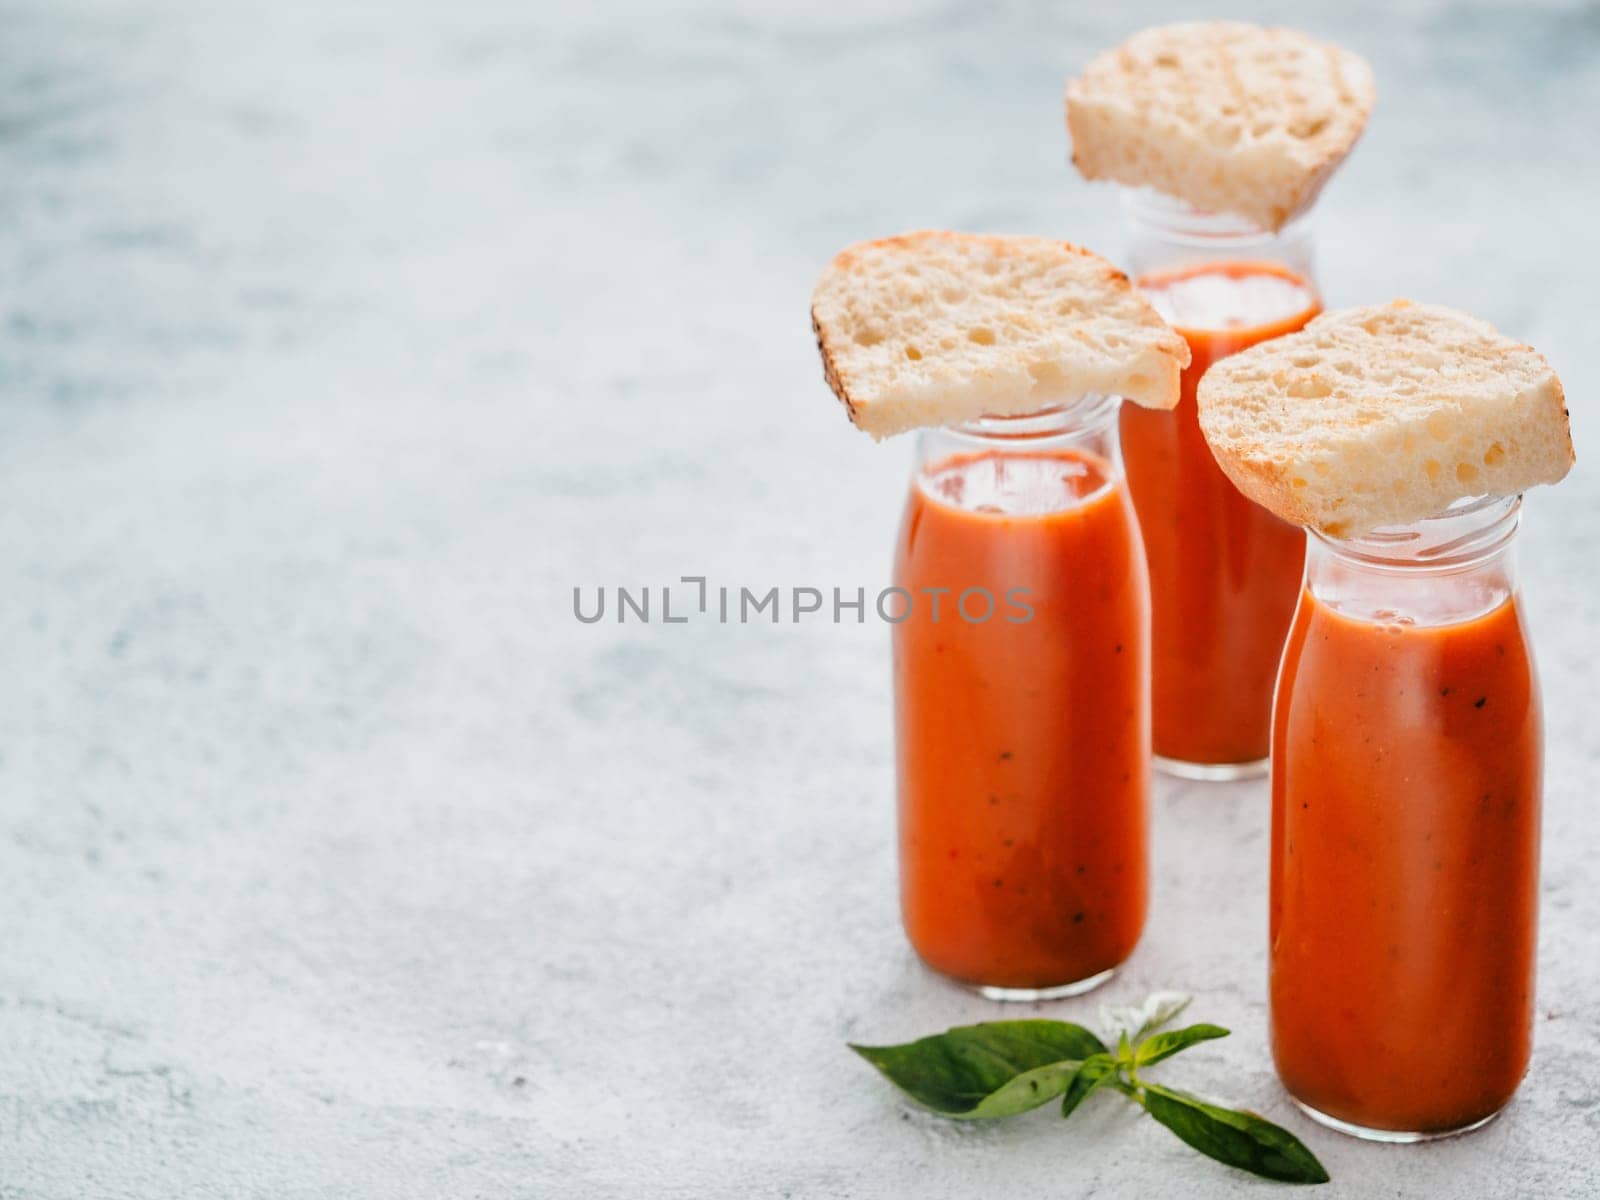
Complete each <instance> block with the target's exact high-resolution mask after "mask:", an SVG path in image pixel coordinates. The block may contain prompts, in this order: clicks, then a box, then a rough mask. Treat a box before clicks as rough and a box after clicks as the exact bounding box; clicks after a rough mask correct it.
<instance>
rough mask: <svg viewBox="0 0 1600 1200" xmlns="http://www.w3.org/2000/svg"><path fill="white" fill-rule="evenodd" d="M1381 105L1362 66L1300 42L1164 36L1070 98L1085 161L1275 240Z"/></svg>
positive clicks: (1227, 32)
mask: <svg viewBox="0 0 1600 1200" xmlns="http://www.w3.org/2000/svg"><path fill="white" fill-rule="evenodd" d="M1376 95H1377V93H1376V89H1375V88H1374V85H1373V80H1372V70H1371V68H1370V67H1368V66H1367V64H1366V63H1365V62H1363V61H1362V60H1361V59H1360V58H1358V57H1357V56H1356V55H1354V54H1351V53H1350V52H1349V51H1348V50H1341V49H1340V48H1339V47H1338V46H1331V45H1328V44H1326V43H1323V42H1318V41H1316V40H1314V39H1312V38H1310V37H1307V36H1306V35H1305V34H1303V33H1299V32H1296V31H1295V30H1292V29H1264V28H1262V27H1261V26H1259V25H1246V24H1241V23H1239V22H1235V21H1193V22H1184V23H1181V24H1177V25H1162V26H1158V27H1157V28H1154V29H1146V30H1144V31H1143V32H1142V33H1137V34H1134V36H1133V37H1131V38H1129V39H1128V40H1127V41H1126V42H1124V43H1122V45H1120V46H1118V47H1116V48H1115V49H1114V50H1108V51H1106V52H1105V53H1104V54H1102V55H1100V56H1099V57H1098V58H1096V59H1094V60H1093V61H1092V62H1091V63H1090V64H1089V66H1088V67H1087V68H1086V69H1085V70H1084V72H1083V74H1082V75H1081V76H1079V77H1078V78H1077V79H1074V80H1073V81H1072V82H1071V83H1069V84H1068V85H1067V128H1068V130H1069V131H1070V132H1071V134H1072V161H1073V163H1074V164H1075V165H1076V166H1077V168H1078V170H1079V171H1081V172H1082V173H1083V175H1084V177H1085V178H1086V179H1114V180H1116V181H1117V182H1118V183H1125V184H1129V185H1132V186H1135V187H1140V186H1143V187H1151V188H1155V189H1156V190H1157V191H1161V192H1165V193H1166V194H1167V195H1169V196H1176V197H1178V198H1179V199H1180V200H1183V201H1186V202H1187V203H1188V204H1190V205H1191V206H1193V207H1194V208H1196V209H1199V210H1200V211H1201V212H1212V213H1217V212H1226V213H1234V214H1236V215H1238V216H1241V217H1244V218H1245V219H1246V220H1248V221H1250V222H1252V223H1253V224H1256V225H1259V226H1261V227H1262V228H1264V229H1272V230H1276V229H1279V228H1281V227H1282V226H1283V225H1284V224H1285V223H1287V222H1288V221H1289V220H1290V218H1292V217H1293V216H1295V215H1296V214H1297V213H1299V212H1302V211H1303V210H1304V209H1306V208H1307V207H1309V206H1310V204H1311V202H1312V201H1313V200H1315V199H1316V196H1317V193H1318V192H1319V191H1321V190H1322V185H1323V184H1324V183H1326V182H1327V181H1328V177H1329V176H1330V175H1332V174H1333V171H1334V169H1335V168H1336V167H1337V166H1338V165H1339V164H1340V162H1342V161H1343V160H1344V157H1345V155H1346V154H1348V153H1349V152H1350V148H1351V147H1352V146H1354V145H1355V143H1356V139H1357V138H1359V137H1360V136H1361V131H1362V130H1363V129H1364V128H1365V127H1366V124H1367V117H1368V116H1369V115H1370V114H1371V112H1372V106H1373V103H1374V101H1375V99H1376Z"/></svg>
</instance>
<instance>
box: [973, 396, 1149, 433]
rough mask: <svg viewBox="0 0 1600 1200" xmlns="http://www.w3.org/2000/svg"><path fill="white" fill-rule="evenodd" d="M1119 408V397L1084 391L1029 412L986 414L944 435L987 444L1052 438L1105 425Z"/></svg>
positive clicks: (1120, 403)
mask: <svg viewBox="0 0 1600 1200" xmlns="http://www.w3.org/2000/svg"><path fill="white" fill-rule="evenodd" d="M1121 408H1122V397H1120V396H1113V395H1106V394H1103V393H1100V392H1085V393H1084V394H1083V395H1081V396H1078V397H1076V398H1073V399H1065V400H1057V401H1052V402H1050V403H1048V404H1045V405H1043V406H1041V407H1039V408H1036V409H1033V410H1032V411H1030V412H1025V413H1015V414H1004V413H987V414H985V415H984V416H981V417H978V418H977V419H976V420H972V421H963V422H962V423H961V424H959V425H952V426H949V427H948V428H947V429H946V430H945V431H944V432H946V433H952V434H956V435H958V436H961V437H970V438H975V439H981V440H982V441H986V442H992V441H996V440H999V441H1025V440H1032V439H1035V438H1044V437H1055V436H1059V435H1062V434H1074V433H1081V432H1083V431H1084V430H1087V429H1093V428H1095V427H1096V426H1099V425H1102V424H1105V423H1106V422H1107V421H1109V420H1111V418H1113V417H1115V416H1116V415H1117V413H1118V411H1119V410H1120V409H1121Z"/></svg>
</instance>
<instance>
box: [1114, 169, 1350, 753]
mask: <svg viewBox="0 0 1600 1200" xmlns="http://www.w3.org/2000/svg"><path fill="white" fill-rule="evenodd" d="M1123 200H1124V213H1125V218H1126V224H1127V233H1128V242H1129V256H1128V261H1129V267H1130V270H1131V272H1132V274H1133V276H1134V281H1135V283H1136V284H1137V285H1138V286H1139V288H1140V290H1141V291H1142V292H1143V293H1144V294H1145V296H1146V297H1147V298H1148V299H1149V300H1150V301H1151V303H1152V304H1154V305H1155V307H1156V308H1157V309H1158V310H1159V311H1160V312H1161V314H1162V316H1164V317H1165V318H1166V319H1167V321H1168V322H1169V323H1170V324H1171V325H1172V326H1173V327H1174V328H1176V329H1177V330H1178V331H1179V332H1180V333H1182V334H1183V335H1184V337H1185V339H1186V340H1187V341H1188V343H1189V348H1190V352H1191V354H1192V356H1193V360H1192V362H1191V363H1190V365H1189V368H1188V369H1187V370H1186V371H1185V372H1184V373H1183V391H1182V397H1181V399H1180V400H1179V403H1178V407H1177V408H1176V409H1173V410H1172V411H1171V412H1158V411H1155V410H1151V409H1144V408H1139V407H1137V406H1135V405H1132V404H1128V405H1124V406H1123V412H1122V446H1123V453H1124V455H1125V457H1126V461H1127V472H1128V485H1129V487H1130V489H1131V490H1132V493H1133V501H1134V505H1135V507H1136V508H1137V509H1138V513H1139V524H1140V527H1141V529H1142V530H1143V534H1144V545H1145V555H1146V558H1147V560H1148V562H1149V566H1150V587H1151V597H1152V605H1153V612H1152V619H1153V627H1152V653H1153V669H1154V679H1153V685H1152V703H1153V710H1154V717H1153V719H1154V746H1155V754H1156V764H1157V765H1158V766H1159V767H1161V768H1162V769H1164V770H1167V771H1169V772H1171V773H1173V774H1177V775H1181V776H1185V777H1188V778H1197V779H1235V778H1242V777H1246V776H1251V775H1261V774H1264V773H1265V771H1266V757H1267V747H1268V741H1269V737H1270V726H1271V719H1272V686H1273V681H1274V680H1275V679H1276V678H1277V670H1278V657H1279V654H1280V652H1281V650H1282V647H1283V637H1284V634H1285V633H1287V632H1288V629H1289V620H1290V617H1291V616H1292V615H1293V613H1294V605H1295V598H1296V596H1297V595H1298V594H1299V590H1300V574H1301V564H1302V558H1303V554H1304V546H1305V538H1304V535H1303V534H1302V533H1301V531H1300V530H1299V529H1298V528H1296V527H1294V526H1292V525H1289V524H1286V523H1285V522H1283V521H1280V520H1279V519H1278V518H1277V517H1275V516H1273V515H1272V514H1271V513H1269V512H1268V511H1267V510H1266V509H1264V508H1261V507H1260V506H1259V505H1257V504H1254V503H1253V502H1251V501H1249V500H1246V499H1245V498H1244V497H1243V496H1242V495H1240V494H1239V492H1238V490H1237V489H1236V488H1234V486H1233V484H1232V483H1230V482H1229V481H1228V479H1227V477H1226V476H1224V475H1223V473H1222V471H1221V469H1220V468H1219V467H1218V466H1217V464H1216V460H1215V459H1214V458H1213V457H1212V455H1211V450H1210V448H1209V447H1208V446H1207V445H1206V443H1205V439H1204V438H1203V437H1202V436H1201V435H1200V427H1199V420H1198V414H1197V412H1196V408H1195V388H1196V386H1197V385H1198V383H1199V381H1200V377H1201V376H1202V375H1203V374H1205V371H1206V369H1207V368H1208V367H1209V366H1210V365H1211V364H1212V363H1213V362H1215V361H1216V360H1217V359H1219V358H1223V357H1225V356H1226V355H1229V354H1233V353H1236V352H1237V351H1239V350H1243V349H1245V348H1246V347H1248V346H1252V345H1254V344H1256V343H1257V342H1260V341H1265V340H1266V339H1268V338H1272V337H1278V336H1281V335H1282V334H1286V333H1292V332H1294V331H1295V330H1297V329H1299V328H1300V327H1301V326H1303V325H1304V324H1305V323H1306V322H1307V321H1309V320H1310V319H1311V318H1312V317H1313V316H1315V315H1316V314H1317V313H1318V312H1319V311H1321V301H1320V300H1319V299H1318V296H1317V290H1316V285H1315V282H1314V279H1313V273H1312V261H1311V258H1312V255H1311V233H1310V228H1309V222H1308V220H1307V218H1305V217H1301V218H1298V219H1296V220H1295V221H1293V222H1292V223H1290V224H1289V225H1288V226H1286V227H1285V228H1284V229H1283V230H1281V231H1280V232H1278V233H1269V232H1267V231H1265V230H1261V229H1257V228H1255V227H1253V226H1251V225H1250V224H1248V223H1246V222H1245V221H1243V220H1241V219H1240V218H1237V217H1230V216H1218V215H1211V214H1205V213H1199V212H1196V211H1195V210H1193V209H1192V208H1190V207H1188V206H1187V205H1185V204H1184V203H1183V202H1181V201H1179V200H1174V199H1171V198H1169V197H1166V196H1162V195H1160V194H1158V193H1155V192H1150V191H1132V190H1125V191H1124V193H1123Z"/></svg>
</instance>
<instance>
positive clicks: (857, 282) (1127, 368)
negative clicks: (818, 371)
mask: <svg viewBox="0 0 1600 1200" xmlns="http://www.w3.org/2000/svg"><path fill="white" fill-rule="evenodd" d="M811 325H812V329H813V330H814V331H815V333H816V336H817V348H818V350H820V351H821V353H822V370H823V374H824V376H825V377H826V378H827V381H828V386H829V387H831V388H832V389H833V391H834V394H835V395H837V396H838V397H839V399H840V400H842V401H844V405H845V408H846V409H847V410H848V411H849V413H850V419H851V420H852V421H854V422H855V423H856V425H857V426H859V427H860V428H861V429H864V430H866V432H868V433H870V434H872V436H873V437H875V438H884V437H888V436H889V435H890V434H895V433H900V432H903V431H904V430H907V429H915V428H918V427H920V426H928V425H953V424H957V423H959V422H962V421H970V420H973V419H975V418H977V417H981V416H985V415H997V416H1015V415H1017V414H1020V413H1028V412H1035V411H1037V410H1038V409H1040V408H1043V407H1046V406H1047V405H1050V404H1056V403H1062V402H1070V401H1073V400H1076V399H1078V398H1079V397H1080V396H1083V395H1085V394H1088V393H1091V392H1095V393H1101V394H1106V395H1118V396H1123V397H1126V398H1127V399H1129V400H1133V401H1135V402H1136V403H1139V404H1143V405H1146V406H1148V407H1150V408H1172V407H1173V406H1174V405H1176V404H1177V403H1178V379H1179V374H1180V372H1181V371H1182V370H1183V368H1184V367H1186V366H1187V365H1188V364H1189V346H1188V344H1187V343H1186V342H1185V341H1184V340H1183V338H1182V337H1180V336H1179V335H1178V334H1176V333H1174V332H1173V331H1172V330H1171V329H1170V328H1168V326H1167V324H1166V322H1164V321H1163V320H1162V319H1161V318H1160V316H1158V315H1157V314H1156V311H1155V309H1153V308H1152V307H1151V306H1150V305H1149V303H1148V302H1146V301H1145V300H1144V299H1143V298H1142V297H1141V296H1140V295H1139V294H1138V293H1137V292H1136V291H1135V290H1134V288H1133V286H1132V285H1131V284H1130V283H1129V282H1128V277H1127V276H1126V275H1124V274H1123V273H1122V272H1121V271H1118V270H1117V269H1116V268H1115V267H1113V266H1112V265H1111V264H1110V263H1108V262H1106V261H1105V260H1104V259H1103V258H1100V257H1099V256H1098V255H1095V254H1091V253H1090V252H1089V251H1087V250H1083V249H1080V248H1079V247H1077V246H1073V245H1070V244H1069V243H1067V242H1057V241H1052V240H1050V239H1048V238H1037V237H988V236H983V235H979V234H964V233H940V232H922V233H908V234H905V235H903V236H901V237H892V238H884V239H883V240H882V241H876V242H860V243H857V244H856V245H854V246H850V247H848V248H847V249H845V250H843V251H841V252H840V253H839V254H838V255H837V256H836V257H835V258H834V260H833V261H832V262H831V263H829V264H828V267H827V269H826V270H825V271H823V273H822V278H821V279H820V280H819V281H818V283H817V289H816V292H815V293H814V294H813V296H812V298H811Z"/></svg>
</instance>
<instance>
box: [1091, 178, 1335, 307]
mask: <svg viewBox="0 0 1600 1200" xmlns="http://www.w3.org/2000/svg"><path fill="white" fill-rule="evenodd" d="M1122 214H1123V224H1124V228H1125V233H1126V238H1127V243H1128V246H1127V248H1128V265H1129V268H1130V271H1131V273H1132V274H1133V276H1134V277H1135V279H1141V280H1142V279H1144V278H1146V277H1148V276H1151V275H1155V274H1164V273H1168V272H1173V271H1180V270H1183V269H1184V268H1188V267H1197V266H1204V265H1207V264H1211V263H1237V264H1247V263H1271V264H1274V265H1276V266H1279V267H1284V268H1287V269H1288V270H1289V271H1290V272H1292V273H1293V274H1294V275H1296V276H1298V277H1299V278H1300V279H1301V280H1303V281H1304V282H1305V283H1306V284H1308V285H1310V286H1311V287H1312V289H1313V290H1315V270H1314V264H1313V254H1312V237H1311V214H1310V212H1309V211H1308V212H1306V213H1302V214H1301V215H1300V216H1298V217H1296V218H1295V219H1294V220H1292V221H1290V222H1289V223H1288V224H1287V225H1285V226H1284V227H1283V228H1282V229H1280V230H1278V231H1277V232H1273V231H1271V230H1267V229H1262V228H1260V227H1259V226H1256V225H1252V224H1251V223H1250V222H1249V221H1247V220H1245V219H1244V218H1242V217H1236V216H1232V215H1230V214H1227V213H1203V212H1200V211H1198V210H1196V209H1194V208H1192V207H1191V206H1190V205H1188V204H1186V203H1185V202H1184V201H1182V200H1179V199H1176V198H1175V197H1172V196H1166V195H1163V194H1162V193H1160V192H1156V191H1152V190H1150V189H1149V188H1123V189H1122Z"/></svg>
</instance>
